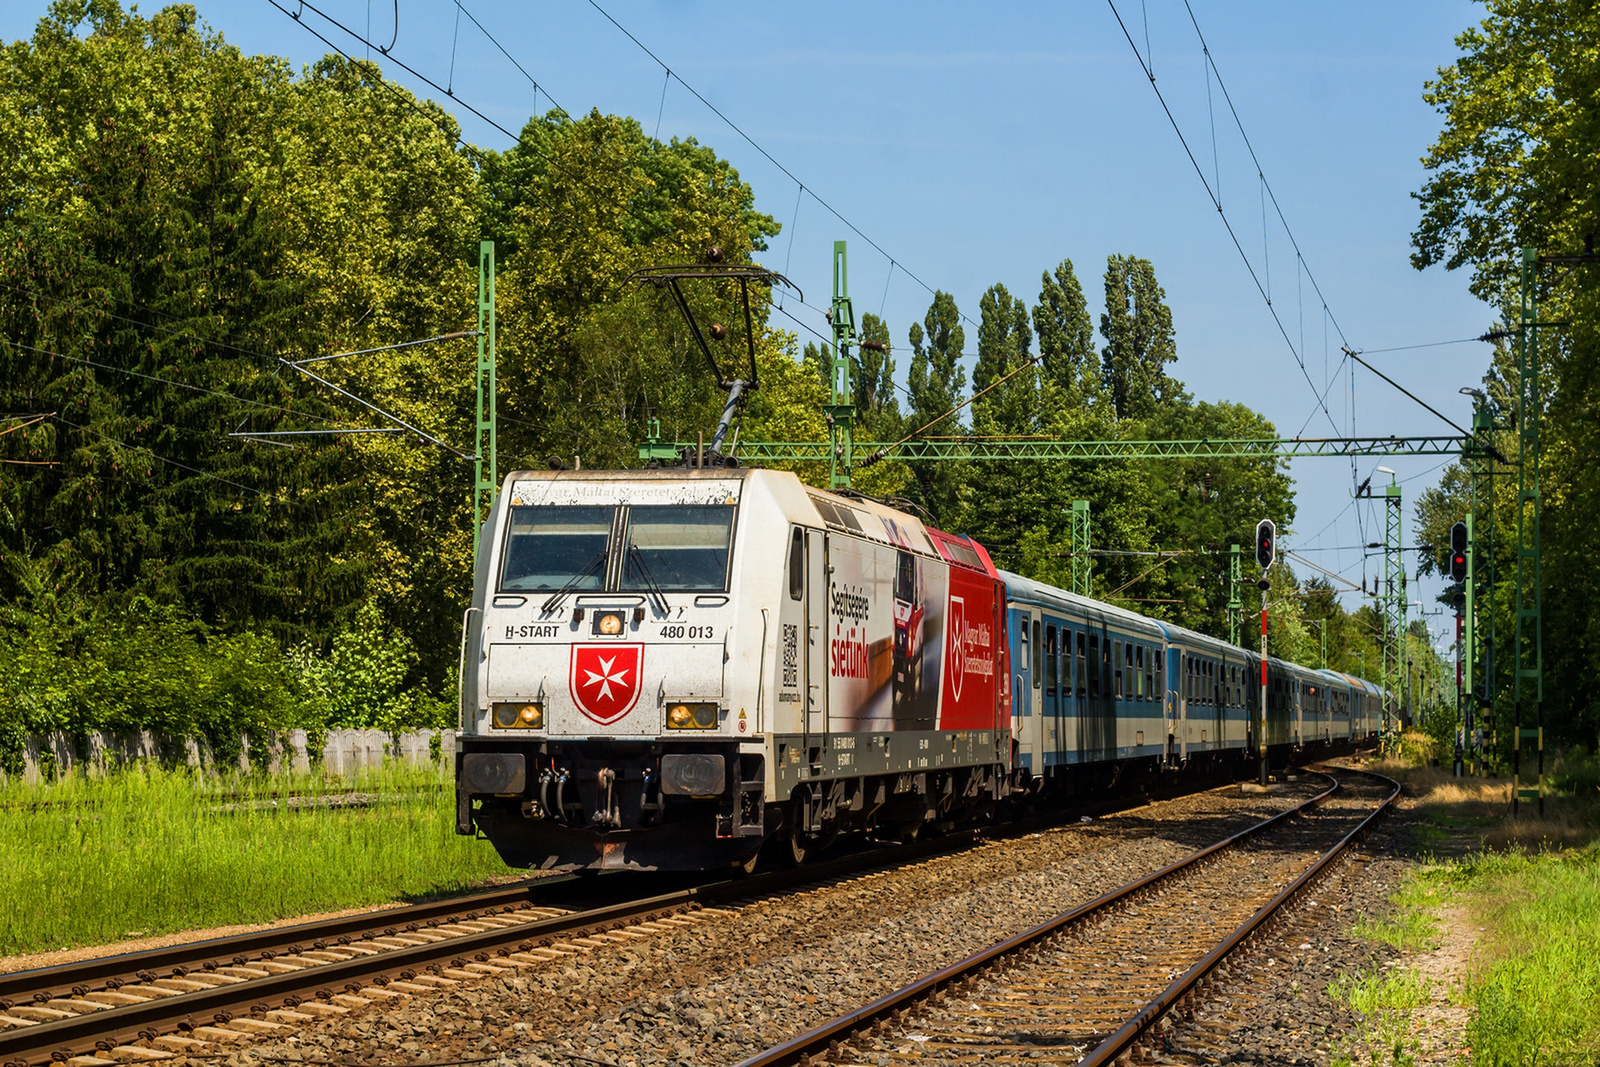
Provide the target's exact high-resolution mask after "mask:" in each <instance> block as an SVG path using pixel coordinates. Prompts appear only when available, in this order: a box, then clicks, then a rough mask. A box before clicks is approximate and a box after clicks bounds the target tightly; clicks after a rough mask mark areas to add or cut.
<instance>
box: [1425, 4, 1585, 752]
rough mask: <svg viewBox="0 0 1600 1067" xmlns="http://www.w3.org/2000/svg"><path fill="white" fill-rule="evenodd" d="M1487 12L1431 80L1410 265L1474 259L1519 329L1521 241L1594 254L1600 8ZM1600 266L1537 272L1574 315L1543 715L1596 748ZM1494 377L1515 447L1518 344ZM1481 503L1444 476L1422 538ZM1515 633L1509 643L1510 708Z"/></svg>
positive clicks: (1552, 501) (1561, 314) (1556, 313)
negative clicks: (1437, 121) (1436, 122)
mask: <svg viewBox="0 0 1600 1067" xmlns="http://www.w3.org/2000/svg"><path fill="white" fill-rule="evenodd" d="M1487 7H1488V17H1487V18H1486V19H1484V20H1483V22H1482V23H1481V24H1479V25H1478V26H1475V27H1472V28H1470V29H1468V30H1466V31H1465V32H1463V33H1462V34H1461V35H1460V36H1458V37H1457V38H1456V45H1457V46H1458V48H1459V49H1460V50H1461V54H1460V56H1458V57H1457V58H1456V60H1455V61H1454V62H1453V63H1451V64H1449V65H1448V66H1445V67H1442V68H1441V69H1440V70H1439V76H1438V78H1436V79H1434V80H1433V81H1430V82H1429V83H1428V84H1427V86H1426V92H1425V93H1424V99H1425V100H1426V101H1427V102H1428V103H1430V104H1432V105H1433V106H1434V107H1435V108H1436V109H1437V110H1438V111H1439V113H1440V114H1441V115H1442V116H1443V128H1442V129H1441V130H1440V133H1439V136H1438V138H1437V140H1435V142H1434V143H1433V144H1432V145H1431V146H1430V147H1429V149H1428V153H1427V155H1426V156H1425V157H1424V159H1423V162H1424V164H1425V165H1426V167H1427V168H1428V170H1429V171H1430V174H1429V177H1428V180H1427V182H1426V183H1425V184H1424V186H1423V188H1422V190H1421V191H1420V192H1419V193H1418V194H1416V195H1417V199H1418V201H1419V204H1420V207H1421V218H1420V220H1419V223H1418V226H1417V229H1416V232H1415V233H1414V234H1413V235H1412V246H1413V253H1412V257H1411V261H1412V264H1413V265H1414V266H1416V267H1417V268H1418V269H1419V270H1420V269H1424V268H1426V267H1429V266H1433V265H1436V264H1443V265H1444V266H1445V267H1446V268H1447V269H1450V270H1456V269H1460V268H1463V267H1468V268H1470V269H1471V275H1472V277H1471V281H1470V288H1471V290H1472V292H1473V293H1475V294H1477V295H1478V296H1479V297H1481V298H1483V299H1484V300H1487V301H1489V302H1491V303H1492V304H1495V305H1496V306H1498V307H1499V308H1500V309H1501V312H1502V314H1503V316H1504V318H1505V321H1506V322H1508V323H1514V322H1516V321H1517V318H1518V314H1519V299H1520V287H1521V270H1522V265H1521V255H1520V252H1521V249H1523V248H1534V249H1536V250H1538V251H1539V252H1540V253H1543V254H1552V253H1553V254H1566V255H1571V254H1578V253H1586V252H1590V251H1593V250H1594V247H1595V244H1596V239H1597V237H1600V109H1597V108H1596V107H1595V103H1594V101H1595V87H1596V85H1597V84H1600V53H1597V52H1596V50H1595V48H1594V42H1595V41H1596V40H1597V39H1600V9H1597V8H1596V7H1595V6H1594V5H1593V4H1589V3H1583V2H1581V0H1493V2H1491V3H1489V4H1488V5H1487ZM1597 271H1600V267H1597V266H1596V265H1592V264H1591V265H1587V266H1579V267H1577V268H1575V269H1573V270H1571V271H1570V272H1562V271H1558V270H1554V269H1550V268H1546V269H1543V270H1541V271H1540V272H1539V280H1538V284H1539V286H1540V293H1539V300H1540V308H1539V310H1540V318H1541V319H1542V320H1544V321H1547V322H1564V323H1567V324H1569V325H1567V326H1565V327H1563V328H1560V329H1556V328H1547V329H1542V330H1540V331H1539V355H1540V364H1541V365H1540V373H1541V381H1540V385H1541V392H1542V394H1543V395H1542V396H1541V397H1540V398H1539V399H1540V401H1542V410H1540V411H1538V412H1537V417H1538V418H1540V420H1541V435H1542V442H1543V463H1542V467H1541V471H1540V476H1541V485H1540V490H1541V499H1542V501H1543V516H1542V523H1543V530H1542V534H1543V570H1544V575H1543V577H1544V589H1545V594H1546V595H1545V596H1544V597H1543V608H1544V626H1543V628H1544V641H1545V646H1544V647H1545V651H1544V670H1545V672H1546V677H1545V679H1544V702H1545V722H1546V724H1547V727H1548V729H1549V731H1550V733H1551V735H1552V737H1553V738H1554V739H1555V740H1557V741H1581V742H1582V743H1584V744H1592V743H1593V741H1594V738H1595V736H1596V733H1597V732H1600V694H1597V693H1596V690H1595V687H1594V686H1593V684H1592V682H1591V680H1592V679H1593V677H1594V676H1595V674H1596V672H1597V671H1600V616H1597V615H1596V613H1594V612H1593V611H1591V610H1590V608H1589V605H1590V604H1592V603H1593V602H1594V601H1595V599H1596V598H1597V597H1600V574H1597V573H1596V570H1595V568H1594V566H1593V562H1592V558H1593V544H1594V538H1593V533H1592V524H1593V516H1594V515H1596V514H1600V469H1597V468H1596V466H1595V464H1594V462H1593V457H1594V456H1595V455H1600V420H1596V419H1595V417H1594V413H1595V412H1596V411H1597V410H1600V328H1597V323H1600V285H1597V284H1596V282H1597V278H1600V274H1597ZM1484 382H1485V392H1486V393H1487V394H1488V397H1489V413H1490V415H1491V416H1492V417H1493V419H1494V421H1495V424H1496V425H1497V426H1498V427H1501V428H1503V430H1502V434H1501V437H1500V441H1501V445H1500V447H1501V450H1502V451H1503V452H1508V454H1515V451H1516V442H1515V439H1514V434H1512V433H1510V432H1509V427H1511V426H1512V424H1513V421H1514V419H1515V418H1516V417H1517V412H1516V409H1515V404H1514V397H1515V393H1516V384H1517V379H1516V371H1515V364H1514V362H1513V360H1512V353H1511V352H1510V351H1509V350H1508V349H1505V348H1501V349H1498V350H1497V351H1496V353H1495V357H1494V359H1493V362H1492V363H1491V367H1490V371H1489V373H1488V375H1486V377H1485V379H1484ZM1508 450H1509V451H1508ZM1496 481H1497V482H1503V483H1504V484H1502V485H1496V486H1495V490H1494V493H1493V497H1492V500H1491V501H1482V502H1480V504H1479V506H1480V507H1488V508H1492V509H1493V513H1494V518H1495V522H1496V525H1497V526H1498V529H1499V531H1500V538H1499V550H1500V553H1501V557H1500V559H1499V567H1498V568H1497V573H1498V575H1499V576H1500V582H1501V584H1500V587H1499V588H1498V589H1497V590H1495V595H1494V597H1493V599H1492V600H1491V601H1490V602H1491V603H1492V604H1493V605H1494V610H1497V611H1499V612H1500V613H1501V619H1502V623H1501V626H1500V627H1499V632H1500V633H1501V634H1502V635H1510V634H1512V633H1514V628H1513V626H1512V620H1511V617H1510V615H1509V614H1508V612H1509V611H1510V610H1511V605H1512V602H1513V599H1514V586H1513V584H1512V583H1513V582H1514V575H1515V573H1516V568H1515V558H1514V556H1513V555H1512V552H1513V550H1514V542H1513V531H1514V530H1515V529H1516V525H1515V524H1516V517H1517V507H1518V503H1517V500H1516V494H1515V490H1514V486H1513V484H1512V483H1513V482H1514V479H1496ZM1468 504H1469V498H1468V495H1467V483H1466V479H1465V477H1464V476H1463V475H1462V473H1461V472H1460V471H1458V470H1451V471H1447V473H1446V476H1445V478H1444V480H1443V481H1442V482H1441V486H1440V491H1439V492H1438V493H1437V494H1432V495H1430V496H1428V497H1426V498H1424V501H1423V505H1422V507H1421V509H1420V510H1419V519H1420V520H1421V523H1422V526H1423V529H1421V530H1419V536H1435V535H1436V534H1437V532H1438V529H1439V528H1440V527H1441V526H1448V524H1449V523H1450V522H1454V521H1456V520H1457V519H1459V518H1460V517H1461V516H1462V515H1464V514H1465V513H1466V510H1467V507H1468ZM1483 525H1484V523H1483V522H1482V520H1480V524H1479V526H1480V529H1481V528H1482V527H1483ZM1434 543H1435V544H1440V543H1442V542H1440V541H1439V540H1435V541H1434ZM1485 562H1486V561H1485ZM1484 570H1485V568H1481V567H1480V569H1479V571H1478V573H1479V574H1480V575H1482V574H1483V573H1484ZM1552 590H1559V591H1560V595H1559V596H1553V595H1550V593H1551V591H1552ZM1509 640H1510V637H1509V636H1507V637H1505V638H1503V639H1502V646H1501V648H1500V650H1499V652H1498V662H1499V663H1500V664H1501V669H1500V670H1499V671H1498V672H1497V677H1498V680H1499V682H1500V683H1501V684H1502V686H1503V688H1504V690H1505V692H1504V693H1503V694H1502V695H1503V696H1504V697H1505V699H1504V701H1503V702H1502V706H1505V707H1508V706H1509V705H1510V698H1509V690H1510V682H1511V671H1510V670H1509V669H1507V666H1506V665H1508V664H1510V663H1511V662H1512V656H1511V649H1510V647H1509ZM1501 725H1502V726H1503V727H1505V728H1503V729H1501V730H1499V731H1498V733H1499V736H1500V737H1502V738H1504V737H1508V736H1509V735H1510V730H1509V726H1510V724H1509V723H1502V724H1501Z"/></svg>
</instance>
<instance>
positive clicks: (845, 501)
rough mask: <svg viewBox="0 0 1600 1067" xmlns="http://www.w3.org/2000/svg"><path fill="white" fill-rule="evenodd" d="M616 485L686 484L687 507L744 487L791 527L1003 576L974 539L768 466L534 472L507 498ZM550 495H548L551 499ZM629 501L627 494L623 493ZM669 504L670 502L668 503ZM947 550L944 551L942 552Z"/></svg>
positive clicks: (520, 475) (513, 478)
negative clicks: (526, 489)
mask: <svg viewBox="0 0 1600 1067" xmlns="http://www.w3.org/2000/svg"><path fill="white" fill-rule="evenodd" d="M558 482H559V483H580V484H596V483H602V484H603V483H616V484H618V485H619V487H620V486H627V485H638V484H640V483H646V484H667V485H670V484H672V483H679V484H682V485H683V487H684V494H685V499H684V501H683V502H684V503H691V502H694V503H707V502H711V501H710V499H709V497H708V498H707V499H705V500H701V499H700V497H701V496H704V495H705V494H706V493H707V492H710V493H711V495H713V496H714V495H715V493H714V487H715V486H716V485H718V484H719V483H720V484H722V485H727V484H729V483H732V482H738V483H742V487H743V488H742V489H741V490H740V495H743V494H744V493H745V492H748V491H751V490H756V491H761V492H765V493H767V494H769V495H770V496H771V497H772V499H773V500H774V502H775V503H776V504H777V505H778V507H779V508H780V509H781V510H782V512H783V513H784V516H785V517H786V518H788V519H789V521H791V522H798V523H801V524H804V525H807V526H823V527H827V528H829V529H832V530H837V531H840V532H842V533H846V534H849V535H852V536H856V537H863V538H866V539H867V540H869V541H877V542H880V543H882V544H888V545H893V546H895V547H896V548H899V549H903V550H905V551H908V552H913V553H916V554H918V555H923V556H929V557H931V558H934V559H941V560H945V561H947V562H949V563H950V564H952V565H954V566H960V567H968V568H971V569H973V570H979V571H983V572H985V573H987V574H990V575H991V576H993V575H995V574H996V573H997V572H996V571H995V569H994V564H993V563H991V562H990V561H989V554H988V553H987V552H986V551H984V549H983V546H982V545H980V544H978V543H977V542H976V541H974V540H972V539H971V538H969V537H964V536H961V535H959V534H949V533H945V532H944V531H942V530H936V529H934V528H933V527H931V526H928V525H926V524H925V523H924V522H923V521H922V520H921V519H919V518H917V517H916V516H915V515H912V514H910V513H909V512H905V511H901V510H899V509H897V508H892V507H889V506H888V505H886V504H882V503H879V502H878V501H876V500H872V499H870V498H867V497H863V496H859V495H856V494H851V495H848V496H847V495H845V494H843V493H833V492H829V491H828V490H826V489H817V488H815V487H813V486H809V485H806V484H804V483H803V482H801V481H800V479H799V478H798V477H797V476H796V475H795V474H794V473H793V472H791V471H778V470H767V469H765V468H762V467H702V468H695V467H662V468H656V469H650V468H645V469H642V470H532V471H512V472H511V473H510V474H507V475H506V477H505V481H504V487H505V490H506V491H507V499H508V500H510V502H511V503H512V504H517V503H518V502H519V500H518V494H517V492H516V490H515V487H516V485H517V483H545V484H546V485H549V484H550V483H558ZM549 494H550V491H549V490H548V489H547V490H545V491H544V495H545V497H546V499H547V498H548V496H549ZM622 495H624V497H625V490H624V491H623V494H622ZM663 502H665V501H663ZM941 547H942V548H943V551H941Z"/></svg>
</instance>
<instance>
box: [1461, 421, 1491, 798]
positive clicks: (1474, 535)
mask: <svg viewBox="0 0 1600 1067" xmlns="http://www.w3.org/2000/svg"><path fill="white" fill-rule="evenodd" d="M1472 433H1473V437H1474V439H1475V442H1476V447H1475V448H1474V449H1473V450H1472V452H1471V453H1469V459H1468V462H1467V464H1466V466H1467V470H1468V473H1469V475H1470V477H1471V479H1472V497H1471V500H1472V503H1471V509H1470V510H1469V511H1468V512H1467V580H1466V585H1465V588H1464V590H1463V593H1464V603H1463V605H1462V616H1463V618H1462V622H1463V626H1464V630H1465V633H1464V636H1463V647H1462V651H1463V653H1464V654H1463V656H1462V671H1463V674H1464V678H1463V679H1462V703H1463V705H1464V706H1463V707H1462V708H1460V709H1458V712H1457V714H1458V715H1459V716H1460V718H1461V722H1462V729H1463V733H1464V737H1463V740H1464V742H1465V748H1466V752H1467V759H1468V762H1469V764H1470V765H1471V767H1472V771H1471V773H1473V774H1481V773H1483V772H1484V763H1483V735H1484V730H1485V729H1486V728H1487V727H1488V726H1489V725H1490V724H1492V723H1493V722H1494V720H1495V717H1496V716H1495V709H1494V703H1495V683H1494V650H1495V644H1494V638H1495V611H1494V593H1495V571H1496V569H1497V568H1496V566H1495V508H1494V476H1495V475H1494V455H1493V453H1492V452H1490V448H1491V447H1492V446H1493V444H1494V417H1493V415H1492V414H1491V412H1490V410H1489V406H1488V404H1487V402H1485V401H1480V402H1479V403H1478V405H1477V406H1476V408H1474V410H1473V412H1472Z"/></svg>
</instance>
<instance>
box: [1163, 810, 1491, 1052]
mask: <svg viewBox="0 0 1600 1067" xmlns="http://www.w3.org/2000/svg"><path fill="white" fill-rule="evenodd" d="M1414 819H1415V816H1414V815H1413V814H1411V813H1409V812H1408V811H1407V810H1406V809H1405V808H1403V807H1402V808H1401V809H1400V810H1398V811H1396V812H1394V813H1392V814H1391V815H1389V816H1388V817H1387V818H1386V819H1385V820H1384V821H1382V822H1380V823H1378V824H1377V825H1375V826H1374V828H1373V829H1372V831H1371V832H1370V833H1369V834H1368V835H1367V836H1366V837H1365V838H1364V839H1363V841H1362V842H1361V843H1360V844H1359V845H1358V846H1357V847H1356V848H1355V849H1354V850H1352V852H1351V853H1350V855H1349V858H1347V859H1344V860H1342V861H1340V862H1339V863H1337V864H1336V865H1335V867H1334V869H1333V870H1331V871H1330V872H1329V873H1328V874H1327V875H1326V876H1325V877H1324V878H1323V879H1321V880H1320V881H1319V882H1317V884H1316V885H1314V886H1312V887H1311V888H1310V890H1309V891H1308V892H1307V893H1306V894H1304V895H1303V896H1301V897H1300V898H1299V899H1298V900H1296V901H1293V902H1291V903H1290V905H1289V906H1288V907H1287V908H1286V910H1285V911H1284V912H1283V913H1282V915H1281V918H1280V919H1279V920H1278V921H1277V922H1276V923H1274V924H1273V925H1272V927H1271V928H1270V929H1269V930H1267V931H1265V932H1264V933H1262V934H1259V935H1258V936H1256V937H1254V938H1252V939H1251V940H1250V941H1249V942H1248V943H1247V944H1246V945H1244V946H1242V947H1241V950H1240V951H1239V952H1237V953H1235V954H1234V955H1233V956H1232V957H1231V958H1230V959H1229V960H1228V961H1227V962H1226V963H1225V964H1224V965H1223V966H1222V967H1220V968H1219V969H1218V973H1217V975H1216V976H1215V979H1214V980H1213V981H1211V982H1210V983H1208V984H1207V985H1206V987H1205V988H1203V989H1202V990H1201V991H1200V992H1199V993H1198V994H1197V995H1195V996H1192V997H1190V998H1189V999H1188V1000H1187V1001H1186V1002H1185V1003H1184V1004H1183V1005H1181V1006H1180V1008H1179V1010H1178V1011H1176V1012H1174V1013H1172V1014H1170V1015H1169V1016H1168V1017H1167V1018H1165V1019H1163V1020H1161V1022H1160V1023H1158V1024H1157V1027H1156V1030H1157V1032H1156V1034H1155V1035H1154V1037H1153V1039H1152V1040H1151V1041H1150V1042H1149V1043H1148V1044H1147V1045H1146V1046H1145V1047H1144V1048H1143V1049H1141V1052H1140V1055H1139V1057H1138V1059H1139V1061H1140V1062H1143V1063H1158V1064H1169V1063H1171V1064H1219V1063H1239V1064H1288V1065H1306V1067H1326V1065H1328V1064H1330V1063H1337V1062H1346V1063H1349V1062H1354V1063H1362V1062H1367V1061H1368V1060H1369V1059H1370V1060H1374V1061H1376V1060H1383V1061H1384V1062H1388V1061H1390V1060H1391V1059H1393V1060H1394V1061H1395V1062H1408V1063H1415V1064H1424V1063H1461V1062H1462V1059H1461V1054H1460V1051H1459V1049H1460V1047H1461V1046H1460V1035H1459V1034H1444V1033H1434V1034H1429V1035H1425V1036H1426V1040H1421V1041H1419V1037H1422V1036H1424V1035H1418V1034H1416V1033H1414V1032H1412V1030H1411V1028H1410V1026H1409V1022H1408V1020H1407V1019H1406V1018H1405V1017H1404V1016H1394V1017H1383V1016H1381V1015H1380V1016H1378V1017H1375V1018H1369V1017H1365V1016H1363V1015H1362V1014H1361V1013H1360V1012H1358V1011H1356V1010H1354V1009H1353V1008H1352V1007H1351V1006H1350V1005H1349V1003H1348V999H1347V998H1345V997H1341V996H1339V995H1337V992H1336V991H1337V990H1338V989H1340V988H1345V989H1348V988H1349V987H1350V985H1351V984H1353V983H1354V982H1357V981H1359V980H1361V979H1363V978H1366V977H1369V976H1372V975H1382V974H1384V973H1386V972H1392V971H1395V970H1396V969H1399V968H1406V967H1407V964H1408V961H1407V959H1406V958H1405V954H1404V953H1402V952H1401V951H1400V950H1399V949H1397V948H1394V947H1393V946H1391V945H1389V944H1386V943H1384V942H1382V941H1376V940H1372V939H1369V938H1365V937H1360V936H1357V934H1356V933H1355V928H1357V926H1358V924H1361V923H1363V922H1364V921H1366V922H1370V921H1372V920H1375V919H1378V920H1381V919H1383V918H1386V917H1388V916H1389V915H1390V914H1391V913H1392V912H1393V911H1394V908H1393V906H1392V905H1391V904H1390V903H1389V897H1390V895H1391V894H1392V893H1394V892H1395V890H1396V889H1397V888H1399V886H1400V885H1401V883H1402V882H1403V880H1404V878H1405V876H1406V874H1407V873H1408V871H1410V870H1413V869H1415V860H1414V858H1413V857H1411V856H1410V855H1409V851H1410V848H1409V841H1408V835H1409V833H1410V829H1411V824H1412V822H1413V821H1414Z"/></svg>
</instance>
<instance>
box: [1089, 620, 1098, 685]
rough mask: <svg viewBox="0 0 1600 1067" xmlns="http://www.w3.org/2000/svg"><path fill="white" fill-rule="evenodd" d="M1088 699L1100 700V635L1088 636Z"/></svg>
mask: <svg viewBox="0 0 1600 1067" xmlns="http://www.w3.org/2000/svg"><path fill="white" fill-rule="evenodd" d="M1089 699H1090V700H1098V699H1100V635H1099V634H1090V635H1089Z"/></svg>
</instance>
